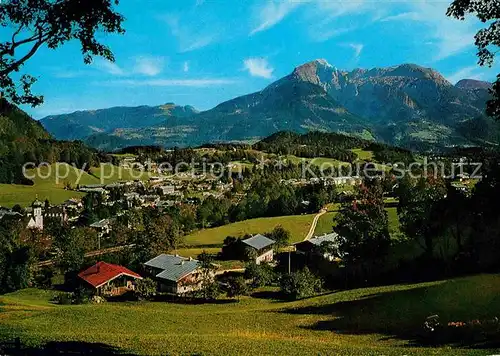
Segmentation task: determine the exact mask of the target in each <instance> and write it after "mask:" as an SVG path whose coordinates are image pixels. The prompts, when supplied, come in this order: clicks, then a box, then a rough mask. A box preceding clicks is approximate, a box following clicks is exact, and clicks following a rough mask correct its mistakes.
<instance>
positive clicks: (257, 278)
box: [245, 262, 276, 288]
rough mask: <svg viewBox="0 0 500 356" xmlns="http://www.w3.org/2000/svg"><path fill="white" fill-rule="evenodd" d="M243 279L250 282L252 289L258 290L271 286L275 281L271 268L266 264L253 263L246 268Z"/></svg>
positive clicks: (274, 274)
mask: <svg viewBox="0 0 500 356" xmlns="http://www.w3.org/2000/svg"><path fill="white" fill-rule="evenodd" d="M245 278H246V279H251V280H252V287H253V288H258V287H263V286H269V285H272V284H273V283H274V282H275V280H276V273H275V272H274V270H273V267H272V266H271V265H269V264H267V263H261V264H260V265H258V264H256V263H255V262H251V263H248V264H247V266H246V269H245Z"/></svg>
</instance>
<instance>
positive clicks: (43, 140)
mask: <svg viewBox="0 0 500 356" xmlns="http://www.w3.org/2000/svg"><path fill="white" fill-rule="evenodd" d="M58 161H59V162H67V163H74V164H76V165H77V166H78V167H84V166H85V165H86V166H87V167H89V166H90V165H91V164H95V163H97V162H98V161H99V158H98V156H97V153H96V151H95V150H93V149H91V148H89V147H87V146H85V145H84V144H83V143H82V142H80V141H74V142H67V141H57V140H54V139H53V138H52V137H51V136H50V134H49V133H48V132H47V131H45V129H44V128H43V127H42V125H41V124H40V123H38V122H37V121H35V120H33V119H32V118H31V117H30V116H29V115H28V114H26V113H25V112H24V111H22V110H21V109H19V108H18V107H16V106H15V105H12V104H10V103H8V102H7V101H6V100H3V99H2V100H0V183H18V184H19V183H23V184H30V183H31V182H30V181H28V180H27V179H25V178H24V176H23V173H22V166H23V164H24V163H26V162H33V163H34V164H35V165H38V164H40V163H41V162H48V163H54V162H58Z"/></svg>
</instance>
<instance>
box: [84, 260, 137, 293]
mask: <svg viewBox="0 0 500 356" xmlns="http://www.w3.org/2000/svg"><path fill="white" fill-rule="evenodd" d="M122 275H126V276H129V277H132V278H137V279H142V277H141V276H140V275H138V274H137V273H135V272H132V271H131V270H129V269H128V268H125V267H122V266H118V265H113V264H111V263H106V262H97V263H96V264H95V265H93V266H92V267H89V268H87V269H86V270H85V271H82V272H80V273H79V274H78V277H80V278H81V279H83V280H84V281H85V282H87V283H89V284H90V285H92V286H93V287H94V288H99V287H100V286H102V285H103V284H105V283H107V282H109V281H111V280H113V279H115V278H118V277H120V276H122Z"/></svg>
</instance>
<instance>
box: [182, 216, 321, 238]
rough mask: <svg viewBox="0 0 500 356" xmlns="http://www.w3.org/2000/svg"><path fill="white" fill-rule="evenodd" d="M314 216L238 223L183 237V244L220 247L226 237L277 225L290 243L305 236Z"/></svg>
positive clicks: (266, 230)
mask: <svg viewBox="0 0 500 356" xmlns="http://www.w3.org/2000/svg"><path fill="white" fill-rule="evenodd" d="M314 215H315V214H312V215H292V216H278V217H272V218H257V219H250V220H245V221H239V222H236V223H233V224H228V225H224V226H220V227H215V228H211V229H204V230H199V231H197V232H195V233H193V234H191V235H187V236H186V237H185V244H186V245H187V246H208V245H222V242H223V241H224V239H225V238H226V237H227V236H243V235H245V234H257V233H265V232H269V231H271V230H272V229H274V228H275V227H276V226H278V225H282V226H283V227H284V228H285V229H287V230H288V231H290V233H291V235H292V238H291V240H292V242H296V241H301V240H303V239H304V237H305V236H306V235H307V232H308V231H309V228H310V227H311V224H312V221H313V217H314Z"/></svg>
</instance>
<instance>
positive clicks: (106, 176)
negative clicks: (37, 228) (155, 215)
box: [0, 163, 148, 207]
mask: <svg viewBox="0 0 500 356" xmlns="http://www.w3.org/2000/svg"><path fill="white" fill-rule="evenodd" d="M90 171H91V172H92V175H91V174H88V173H86V172H84V171H82V170H79V169H76V168H75V167H73V166H71V165H68V164H67V163H54V164H52V165H50V166H42V167H40V168H39V169H36V170H35V169H30V170H28V171H27V174H28V177H33V179H32V180H33V182H34V185H32V186H29V185H20V184H0V206H5V207H13V206H14V205H16V204H19V205H21V206H22V207H26V206H29V205H31V203H32V202H33V200H35V198H36V197H38V199H39V200H45V199H49V201H50V202H51V203H52V204H60V203H62V202H64V201H65V200H68V199H70V198H81V197H83V196H84V194H83V193H79V192H75V191H71V190H66V189H64V187H65V185H66V184H68V183H69V184H70V185H71V186H72V187H75V186H76V185H77V184H80V185H89V184H101V183H103V184H109V183H113V182H117V181H119V180H133V179H138V178H136V177H139V178H140V179H147V178H148V175H147V173H144V174H142V175H141V174H140V172H137V171H134V170H130V169H125V168H119V167H116V166H111V165H103V168H102V169H101V168H100V167H94V168H91V169H90ZM101 176H103V179H102V181H101V179H100V178H101ZM57 177H59V179H57ZM30 179H31V178H30Z"/></svg>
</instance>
